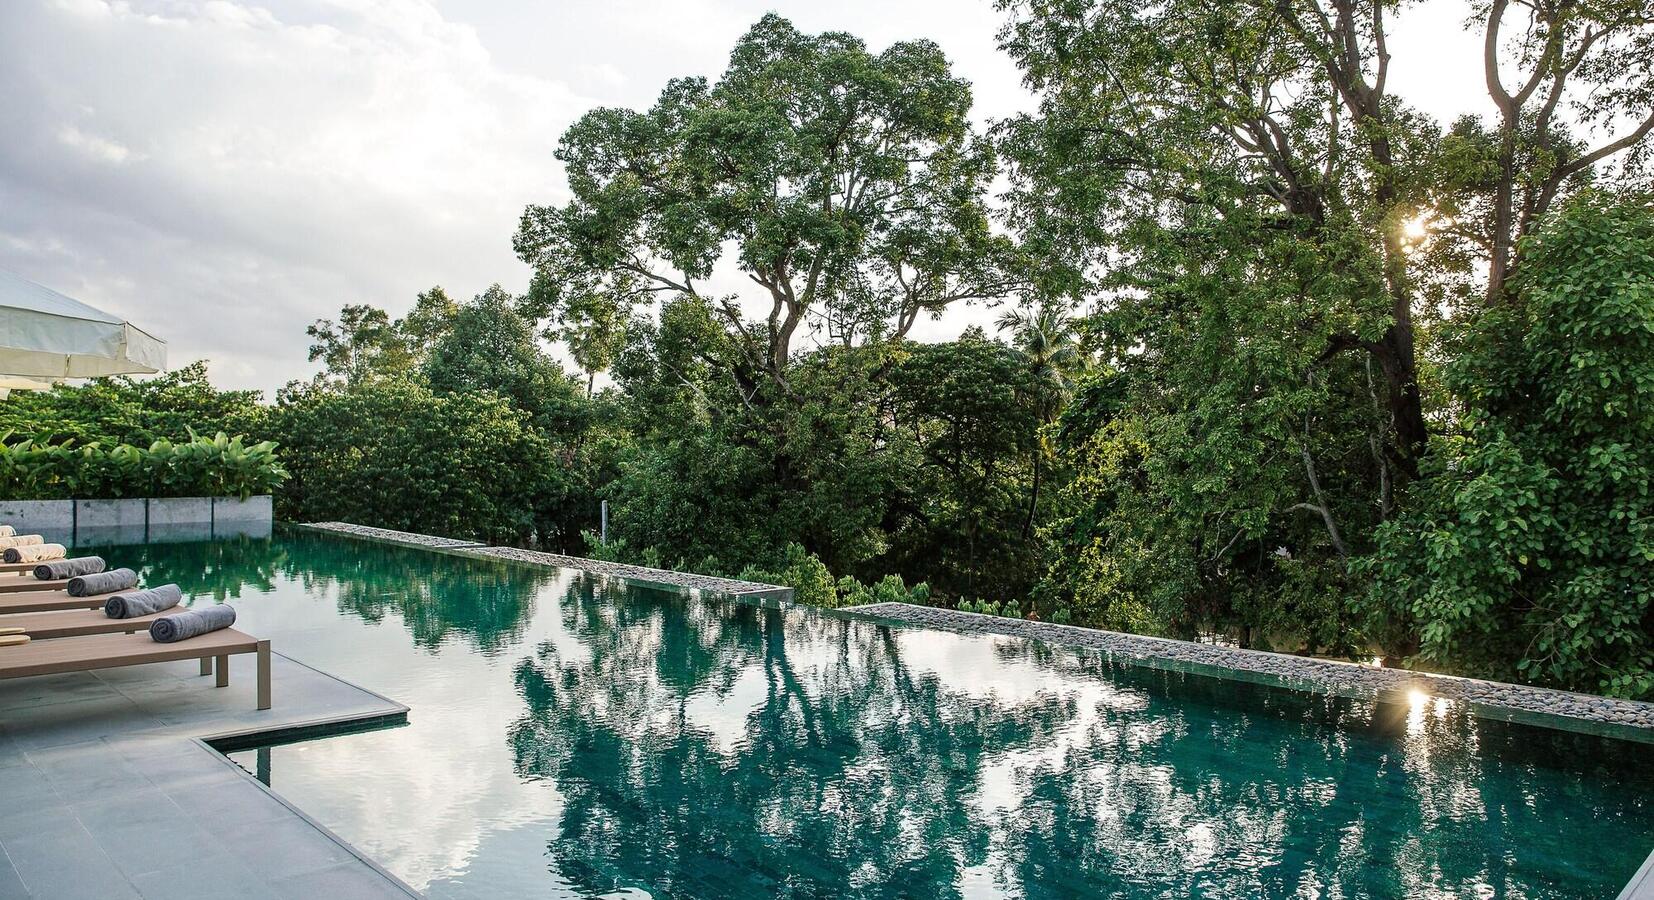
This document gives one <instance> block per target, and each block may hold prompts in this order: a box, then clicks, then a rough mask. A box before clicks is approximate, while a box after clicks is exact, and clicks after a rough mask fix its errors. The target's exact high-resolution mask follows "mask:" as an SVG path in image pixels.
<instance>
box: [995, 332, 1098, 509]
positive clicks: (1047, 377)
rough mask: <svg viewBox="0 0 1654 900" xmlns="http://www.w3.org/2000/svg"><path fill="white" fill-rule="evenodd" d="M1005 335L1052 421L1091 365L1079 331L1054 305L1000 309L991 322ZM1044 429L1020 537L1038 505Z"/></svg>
mask: <svg viewBox="0 0 1654 900" xmlns="http://www.w3.org/2000/svg"><path fill="white" fill-rule="evenodd" d="M995 324H997V325H998V326H999V330H1000V332H1001V333H1008V334H1009V335H1010V338H1011V346H1012V347H1015V348H1016V349H1017V350H1018V351H1020V352H1021V353H1022V355H1023V356H1024V357H1025V358H1026V359H1027V360H1028V366H1029V368H1030V369H1031V370H1032V372H1033V374H1034V380H1035V381H1036V383H1038V384H1039V385H1040V386H1041V388H1042V390H1041V391H1040V393H1039V397H1038V400H1037V402H1038V412H1039V420H1040V424H1041V425H1042V426H1043V425H1050V424H1051V423H1052V422H1053V421H1055V420H1056V418H1057V413H1058V412H1060V411H1061V410H1062V407H1063V404H1064V403H1066V402H1068V397H1069V395H1070V394H1072V393H1073V392H1074V384H1075V382H1076V381H1077V380H1078V378H1079V377H1080V376H1081V375H1082V374H1084V373H1085V372H1086V371H1087V370H1089V369H1090V368H1091V367H1092V359H1091V356H1090V355H1089V354H1087V353H1086V352H1085V348H1084V347H1082V346H1080V340H1079V333H1078V330H1077V329H1076V328H1075V325H1074V320H1073V319H1072V318H1071V317H1070V316H1069V315H1068V310H1066V309H1064V308H1062V307H1061V306H1059V305H1058V304H1055V303H1049V302H1047V303H1041V304H1040V305H1038V306H1035V307H1018V308H1017V309H1008V310H1006V311H1005V312H1003V313H1000V315H999V320H998V321H997V322H996V323H995ZM1047 452H1048V451H1047V448H1046V445H1045V435H1044V429H1043V428H1042V429H1041V434H1040V436H1039V440H1038V442H1037V443H1036V445H1035V448H1034V485H1033V490H1032V492H1031V495H1030V497H1029V499H1028V518H1027V520H1026V521H1024V522H1023V524H1022V536H1023V538H1024V539H1026V538H1027V537H1028V535H1029V534H1030V533H1031V532H1032V531H1033V528H1034V513H1035V512H1036V511H1037V510H1038V509H1039V491H1040V479H1041V476H1042V475H1043V473H1044V469H1045V455H1046V453H1047Z"/></svg>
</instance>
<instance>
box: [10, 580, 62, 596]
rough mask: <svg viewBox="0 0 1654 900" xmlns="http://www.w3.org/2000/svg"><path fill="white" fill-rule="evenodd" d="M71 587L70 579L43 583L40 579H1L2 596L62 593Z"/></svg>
mask: <svg viewBox="0 0 1654 900" xmlns="http://www.w3.org/2000/svg"><path fill="white" fill-rule="evenodd" d="M68 586H69V579H67V578H59V579H56V580H54V581H41V580H40V579H38V578H6V579H0V594H21V593H25V592H27V591H61V590H63V589H64V588H66V587H68Z"/></svg>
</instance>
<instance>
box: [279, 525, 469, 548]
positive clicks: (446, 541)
mask: <svg viewBox="0 0 1654 900" xmlns="http://www.w3.org/2000/svg"><path fill="white" fill-rule="evenodd" d="M300 527H301V528H309V529H312V530H315V531H330V532H333V533H334V534H343V535H348V536H350V537H359V538H367V539H369V540H374V541H385V542H386V543H391V544H402V545H403V546H407V547H430V548H431V549H433V550H453V549H457V548H460V547H482V546H484V545H483V544H480V543H478V542H476V541H462V540H459V539H458V538H445V537H437V536H435V535H430V534H415V533H414V532H412V531H393V530H391V529H389V528H373V527H371V526H368V525H352V524H351V523H349V522H311V523H309V524H307V525H302V526H300Z"/></svg>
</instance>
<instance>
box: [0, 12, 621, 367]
mask: <svg viewBox="0 0 1654 900" xmlns="http://www.w3.org/2000/svg"><path fill="white" fill-rule="evenodd" d="M3 7H4V8H3V9H0V88H3V89H4V90H5V93H6V95H7V96H8V97H10V98H16V100H17V102H8V103H7V104H5V106H4V108H0V128H3V130H4V131H5V133H6V134H8V135H9V136H15V138H12V137H9V138H8V140H7V141H6V142H4V146H0V234H5V235H6V237H7V239H6V240H5V241H4V242H0V265H4V266H6V267H7V268H11V269H13V270H15V271H18V272H19V273H21V274H24V275H25V276H27V277H30V278H33V279H35V280H37V281H40V282H42V283H45V284H48V285H50V286H52V287H54V288H57V289H59V290H62V291H65V292H66V293H69V294H72V295H74V296H77V297H80V298H81V299H84V300H86V301H87V302H90V303H94V304H99V305H104V306H106V307H109V308H111V309H113V310H115V311H118V312H120V313H122V314H124V315H127V316H129V317H131V318H132V319H133V320H134V321H137V322H139V323H141V324H143V325H144V326H146V327H148V328H151V329H153V330H154V331H156V332H157V333H159V334H161V335H163V336H164V337H166V338H168V339H169V341H170V342H171V356H172V359H173V361H174V362H175V363H183V362H187V361H189V360H190V359H194V358H197V357H201V356H206V357H209V358H211V359H212V360H213V361H214V363H215V365H214V373H215V376H217V377H219V378H221V379H222V380H224V381H226V382H228V383H232V384H245V385H253V386H258V387H264V388H271V387H274V386H277V385H279V384H281V383H282V382H283V381H285V380H286V379H288V378H292V377H296V376H300V375H302V374H304V373H305V372H306V371H308V367H307V365H306V363H305V362H304V355H305V345H306V338H305V336H304V327H305V325H307V324H308V323H309V322H310V321H311V320H312V319H314V318H316V317H318V316H323V315H331V314H332V313H333V312H335V311H336V310H337V309H338V307H339V306H340V305H342V304H344V303H351V302H371V303H375V304H379V305H383V306H387V307H391V308H393V309H396V308H402V307H405V306H406V305H408V304H409V303H410V302H411V301H412V298H413V295H414V294H415V293H416V292H417V291H419V290H422V289H424V288H426V287H429V286H430V285H432V284H436V283H441V284H444V285H446V286H448V287H449V288H450V289H451V290H453V291H455V292H456V293H471V292H475V291H480V290H481V289H482V288H483V287H486V286H487V284H489V283H490V282H492V281H495V280H506V281H509V280H511V279H513V278H516V279H517V280H519V281H520V280H523V278H524V273H522V272H521V267H520V266H519V265H517V264H516V263H515V262H514V259H513V256H512V254H511V249H510V235H511V231H512V229H513V228H514V226H515V223H516V219H517V216H518V215H519V214H520V213H521V210H522V206H523V204H524V203H527V202H529V201H531V200H547V199H555V198H556V197H557V196H558V195H559V193H560V190H561V188H560V177H559V175H558V173H557V170H556V166H555V164H554V162H553V160H552V159H551V149H552V147H554V146H555V143H556V139H557V137H558V135H559V134H560V133H561V131H562V129H563V128H564V127H566V125H567V123H568V122H570V121H572V119H573V118H574V116H576V115H578V114H579V112H580V111H582V110H583V109H585V108H586V107H587V106H589V105H590V104H589V102H588V101H585V100H582V99H580V98H578V97H576V96H575V95H574V94H573V93H572V92H571V91H570V90H569V89H568V88H567V87H565V86H564V85H563V84H562V83H560V82H558V81H557V80H555V79H551V78H546V77H541V76H530V75H522V74H513V73H509V72H506V71H504V70H503V69H502V68H501V67H499V66H498V65H496V64H495V62H494V61H493V59H492V58H491V56H490V55H489V53H488V51H487V49H486V48H484V47H483V45H482V44H481V42H480V41H479V40H478V38H477V35H476V32H475V31H474V30H473V29H472V28H470V27H469V26H466V25H463V24H459V23H454V22H450V21H448V20H446V19H444V18H443V17H442V16H441V15H440V14H439V12H438V11H437V10H436V9H435V8H434V7H433V6H431V5H430V4H429V3H426V2H422V0H332V2H290V3H285V4H283V3H277V2H271V3H268V4H266V5H252V4H238V3H230V2H225V0H208V2H185V0H176V2H164V0H154V2H141V0H133V2H97V0H62V2H46V0H25V2H12V3H7V4H4V5H3ZM47 247H60V248H66V250H67V252H45V251H44V250H43V249H40V248H47ZM123 281H124V284H123Z"/></svg>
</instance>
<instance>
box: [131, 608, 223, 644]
mask: <svg viewBox="0 0 1654 900" xmlns="http://www.w3.org/2000/svg"><path fill="white" fill-rule="evenodd" d="M234 624H235V607H233V606H230V605H228V604H222V603H221V604H219V605H217V606H203V607H202V608H200V609H191V610H185V611H184V612H181V613H174V614H172V615H170V616H162V617H160V618H159V619H156V620H155V621H153V622H151V623H149V636H150V637H152V638H154V639H155V640H157V641H160V642H161V643H163V644H170V643H172V642H173V641H182V640H185V639H188V638H192V637H196V636H197V635H202V634H206V633H207V632H209V631H217V630H219V629H220V628H228V627H230V626H231V625H234Z"/></svg>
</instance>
